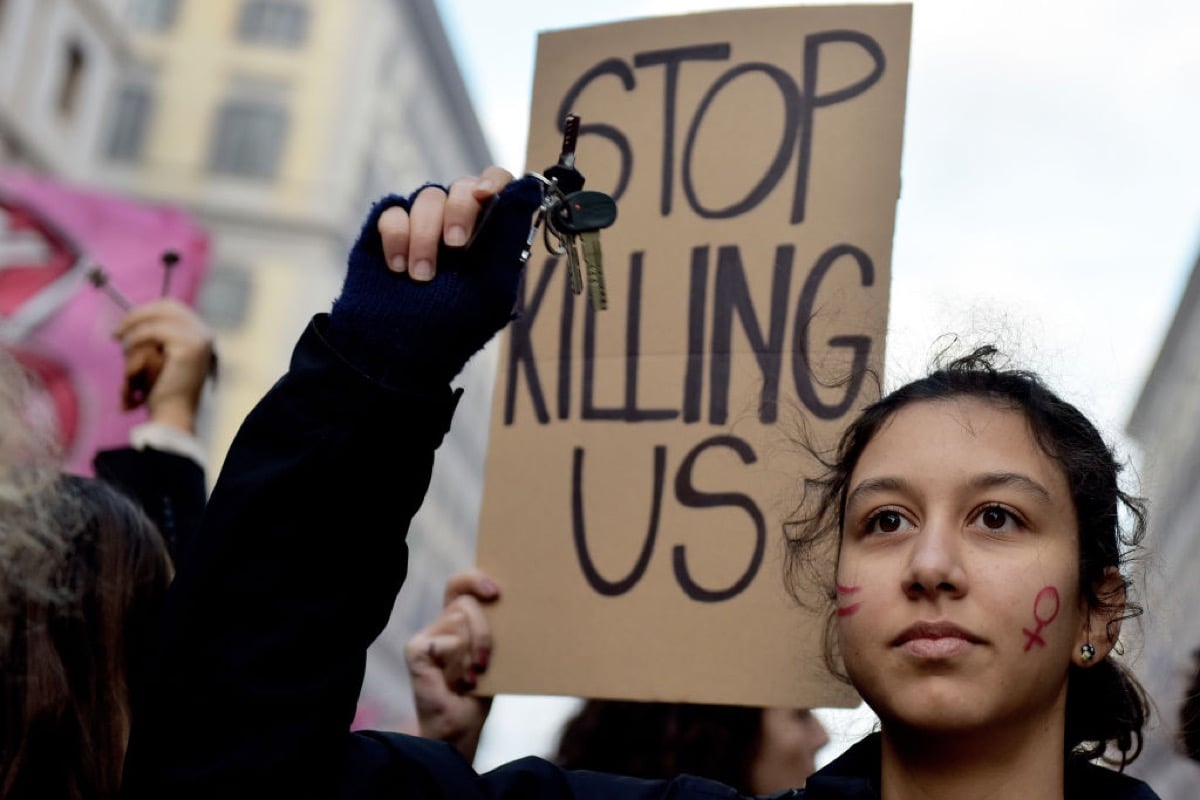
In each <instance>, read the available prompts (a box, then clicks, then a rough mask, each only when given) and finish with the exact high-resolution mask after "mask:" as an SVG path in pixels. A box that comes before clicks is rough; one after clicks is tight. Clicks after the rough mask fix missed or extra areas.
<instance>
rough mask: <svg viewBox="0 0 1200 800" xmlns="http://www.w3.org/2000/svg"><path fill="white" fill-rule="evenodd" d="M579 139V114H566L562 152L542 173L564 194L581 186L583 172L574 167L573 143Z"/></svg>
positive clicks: (577, 189)
mask: <svg viewBox="0 0 1200 800" xmlns="http://www.w3.org/2000/svg"><path fill="white" fill-rule="evenodd" d="M578 141H579V115H578V114H567V118H566V120H564V121H563V143H562V152H560V153H559V155H558V163H557V164H555V165H554V166H552V167H550V168H548V169H547V170H546V171H545V172H543V173H542V174H543V175H545V176H546V177H547V178H549V179H550V180H551V181H553V182H554V183H555V184H556V185H557V186H558V189H559V191H561V192H562V193H563V194H564V195H567V194H571V193H573V192H578V191H579V190H580V189H582V188H583V182H584V177H583V173H582V172H580V171H579V170H577V169H575V144H576V143H577V142H578Z"/></svg>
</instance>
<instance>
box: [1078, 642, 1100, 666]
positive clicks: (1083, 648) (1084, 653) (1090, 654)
mask: <svg viewBox="0 0 1200 800" xmlns="http://www.w3.org/2000/svg"><path fill="white" fill-rule="evenodd" d="M1079 657H1080V658H1082V659H1083V663H1085V664H1086V663H1088V662H1089V661H1091V660H1092V659H1093V658H1095V657H1096V648H1094V647H1092V643H1091V642H1087V643H1085V644H1082V645H1080V646H1079Z"/></svg>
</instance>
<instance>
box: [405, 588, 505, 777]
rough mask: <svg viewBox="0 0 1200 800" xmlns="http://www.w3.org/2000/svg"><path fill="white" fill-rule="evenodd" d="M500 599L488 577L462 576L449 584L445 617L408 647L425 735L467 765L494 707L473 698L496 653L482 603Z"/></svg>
mask: <svg viewBox="0 0 1200 800" xmlns="http://www.w3.org/2000/svg"><path fill="white" fill-rule="evenodd" d="M499 597H500V588H499V587H498V586H497V585H496V584H495V582H494V581H492V580H491V578H489V577H488V576H487V575H484V574H483V573H482V572H480V571H479V570H477V569H472V570H467V571H466V572H460V573H459V574H457V575H455V576H454V577H452V578H451V579H450V580H449V581H448V582H447V583H446V602H445V606H444V607H443V608H442V613H441V614H440V615H439V616H438V618H437V619H435V620H434V621H433V622H431V623H430V624H429V625H427V626H426V627H425V628H424V629H423V630H421V631H420V632H419V633H417V634H416V635H415V636H413V637H412V638H411V639H409V640H408V644H407V645H406V646H405V648H404V658H405V661H406V662H407V664H408V673H409V675H410V677H411V678H412V686H413V696H414V699H415V700H416V706H417V720H418V722H419V723H420V728H421V735H422V736H424V737H426V738H428V739H438V740H440V741H443V742H448V743H449V744H451V745H453V746H454V748H455V749H457V750H458V751H459V752H460V753H462V755H463V757H464V758H466V759H467V760H468V761H472V760H474V758H475V749H476V747H478V745H479V734H480V732H481V731H482V730H483V723H484V721H485V720H486V719H487V715H488V711H489V710H490V708H491V704H492V701H491V698H482V697H476V696H474V695H471V694H468V692H471V691H472V690H474V688H475V685H476V683H477V681H478V679H479V676H480V675H482V674H483V673H484V672H485V671H486V670H487V667H488V661H489V660H490V659H491V654H492V630H491V627H490V626H489V625H488V621H487V617H486V616H485V615H484V613H483V605H484V604H485V603H492V602H495V601H496V600H497V599H499Z"/></svg>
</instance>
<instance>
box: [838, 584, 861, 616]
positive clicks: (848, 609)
mask: <svg viewBox="0 0 1200 800" xmlns="http://www.w3.org/2000/svg"><path fill="white" fill-rule="evenodd" d="M834 586H835V587H836V588H837V593H838V595H839V597H838V602H843V599H844V598H845V597H847V596H848V595H852V594H855V593H856V592H858V591H860V590H861V589H862V587H861V586H842V585H841V584H840V583H837V584H834ZM861 606H862V603H861V602H858V603H850V604H849V605H844V606H841V607H840V608H838V610H837V615H838V616H839V617H848V616H850V615H851V614H853V613H854V612H856V611H858V609H859V607H861Z"/></svg>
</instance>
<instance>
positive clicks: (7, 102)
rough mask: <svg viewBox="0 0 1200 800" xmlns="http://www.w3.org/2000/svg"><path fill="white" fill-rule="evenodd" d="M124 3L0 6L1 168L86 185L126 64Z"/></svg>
mask: <svg viewBox="0 0 1200 800" xmlns="http://www.w3.org/2000/svg"><path fill="white" fill-rule="evenodd" d="M126 2H127V0H0V163H4V164H9V165H16V166H20V167H25V168H29V169H33V170H37V171H39V172H45V173H49V174H52V175H55V176H60V177H65V178H68V179H72V180H76V181H87V180H89V179H90V177H91V169H92V167H93V166H94V163H95V162H94V159H93V154H94V153H95V152H96V149H97V145H98V142H99V139H100V136H101V135H102V133H103V124H104V115H105V108H106V104H107V102H108V98H109V94H110V92H111V89H112V87H113V85H114V84H115V82H116V81H117V80H118V79H119V76H120V74H121V72H122V70H123V69H124V68H125V66H126V65H127V64H128V63H130V61H131V58H132V50H131V37H130V36H129V33H128V30H127V27H126V25H125V23H124V20H125V16H126V13H127V7H126Z"/></svg>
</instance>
